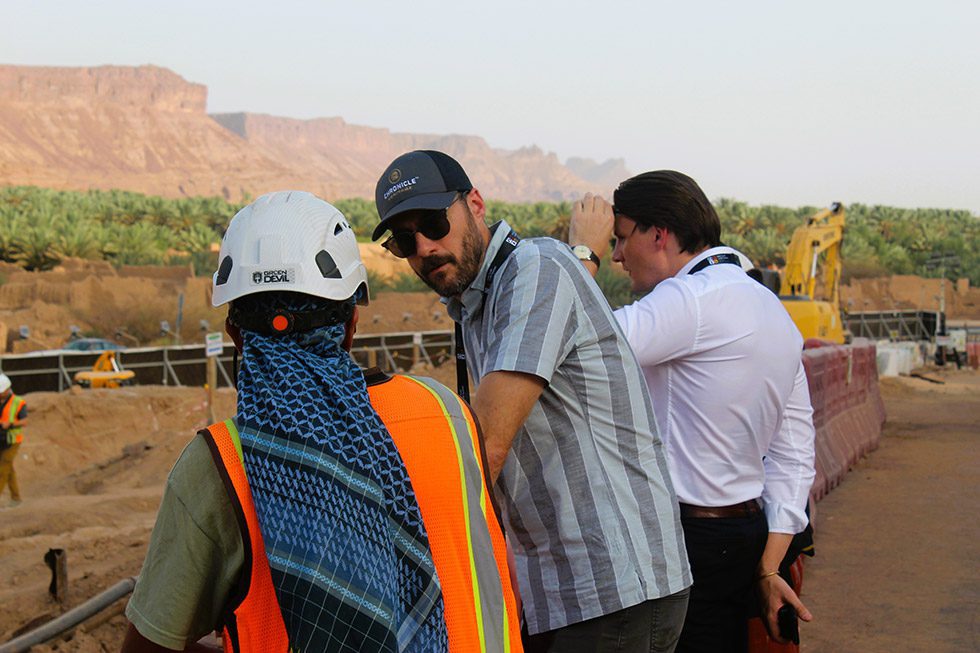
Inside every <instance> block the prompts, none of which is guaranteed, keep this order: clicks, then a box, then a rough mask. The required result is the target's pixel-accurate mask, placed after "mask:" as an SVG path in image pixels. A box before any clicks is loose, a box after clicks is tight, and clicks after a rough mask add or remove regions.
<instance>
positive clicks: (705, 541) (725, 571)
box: [677, 513, 769, 653]
mask: <svg viewBox="0 0 980 653" xmlns="http://www.w3.org/2000/svg"><path fill="white" fill-rule="evenodd" d="M681 525H682V526H683V527H684V540H685V541H686V543H687V557H688V559H689V560H690V561H691V573H692V574H694V587H693V588H692V589H691V600H690V602H689V604H688V607H687V618H686V619H685V620H684V630H683V632H681V639H680V642H679V643H678V645H677V653H744V652H745V651H747V650H748V618H749V616H751V615H752V614H755V613H756V612H757V609H756V608H755V606H754V602H755V596H754V593H753V588H754V585H755V577H756V566H757V565H758V564H759V559H760V558H761V557H762V551H763V549H765V547H766V539H767V538H768V537H769V527H768V525H767V524H766V517H765V515H764V514H762V513H759V514H755V515H751V516H747V517H730V518H728V517H726V518H685V517H681Z"/></svg>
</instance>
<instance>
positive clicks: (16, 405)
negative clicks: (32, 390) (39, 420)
mask: <svg viewBox="0 0 980 653" xmlns="http://www.w3.org/2000/svg"><path fill="white" fill-rule="evenodd" d="M24 403H25V402H24V400H23V399H21V398H20V397H18V396H17V395H15V394H11V395H10V399H8V400H7V403H6V404H4V406H3V412H2V413H0V422H4V423H12V422H13V421H14V420H16V419H17V413H19V412H20V407H21V406H23V405H24ZM23 441H24V427H23V426H14V427H11V428H9V429H7V444H20V443H21V442H23Z"/></svg>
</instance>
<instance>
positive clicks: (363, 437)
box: [237, 295, 448, 652]
mask: <svg viewBox="0 0 980 653" xmlns="http://www.w3.org/2000/svg"><path fill="white" fill-rule="evenodd" d="M272 297H274V295H273V296H272ZM270 301H280V302H289V303H291V304H292V305H290V306H282V305H281V304H280V306H281V307H284V308H289V309H291V310H294V311H299V310H309V309H311V308H313V307H314V306H313V305H312V304H309V305H306V306H303V305H296V299H295V298H294V299H279V300H270ZM280 306H277V307H280ZM242 335H243V337H244V350H243V357H242V369H241V371H240V373H239V376H238V418H237V422H238V428H239V432H240V435H241V442H242V453H243V456H244V460H245V471H246V475H247V476H248V479H249V485H250V486H251V490H252V497H253V500H254V502H255V509H256V513H257V515H258V520H259V525H260V528H261V530H262V539H263V541H264V543H265V548H266V552H267V554H268V556H269V564H270V567H271V568H272V580H273V584H274V585H275V589H276V596H277V598H278V600H279V605H280V608H281V609H282V616H283V620H284V621H285V624H286V631H287V632H288V634H289V643H290V650H291V651H310V652H314V651H420V652H421V651H426V652H429V651H436V652H438V651H446V650H447V648H448V642H447V635H446V628H445V622H444V617H443V602H442V595H441V592H440V590H439V583H438V580H437V578H436V573H435V568H434V566H433V563H432V554H431V552H430V549H429V543H428V538H427V537H426V533H425V529H424V527H423V525H422V518H421V515H420V513H419V508H418V504H417V502H416V499H415V494H414V493H413V492H412V486H411V483H410V481H409V479H408V473H407V472H406V470H405V466H404V464H403V463H402V460H401V458H400V457H399V455H398V450H397V449H396V448H395V445H394V443H393V442H392V439H391V436H390V435H389V434H388V431H387V430H386V429H385V427H384V425H383V424H382V423H381V420H380V419H379V418H378V416H377V414H376V413H375V412H374V410H373V408H372V407H371V403H370V400H369V398H368V393H367V389H366V387H365V384H364V377H363V375H362V374H361V371H360V369H359V368H358V367H357V365H356V364H355V363H354V361H353V360H352V359H351V357H350V355H349V354H348V353H347V352H346V351H344V349H343V348H342V347H341V345H340V343H341V341H342V339H343V335H344V327H343V326H342V325H337V326H332V327H322V328H319V329H315V330H313V331H309V332H306V333H300V334H290V335H287V336H277V337H268V336H263V335H259V334H256V333H253V332H248V331H245V332H243V334H242Z"/></svg>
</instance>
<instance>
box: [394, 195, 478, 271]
mask: <svg viewBox="0 0 980 653" xmlns="http://www.w3.org/2000/svg"><path fill="white" fill-rule="evenodd" d="M463 197H465V195H464V194H462V193H461V194H459V195H457V196H456V199H454V200H453V201H452V202H450V203H449V206H452V205H453V204H455V203H456V202H458V201H459V200H460V199H461V198H463ZM449 206H447V207H446V208H444V209H440V210H437V211H426V215H425V216H424V217H422V218H421V219H420V220H419V222H418V225H417V226H418V228H417V229H404V230H402V231H392V232H391V236H389V237H388V239H387V240H386V241H384V242H383V243H381V246H382V247H384V248H385V249H386V250H388V251H389V252H391V253H392V254H394V255H395V256H397V257H398V258H408V257H409V256H414V255H415V252H416V251H417V247H416V245H417V243H418V241H417V240H416V239H415V234H422V235H423V236H425V237H426V238H428V239H429V240H441V239H443V238H445V237H446V235H447V234H448V233H449V228H450V225H449V215H448V213H449Z"/></svg>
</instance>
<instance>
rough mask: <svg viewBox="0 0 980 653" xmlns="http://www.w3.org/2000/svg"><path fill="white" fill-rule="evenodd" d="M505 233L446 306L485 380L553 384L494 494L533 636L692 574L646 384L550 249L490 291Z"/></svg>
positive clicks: (671, 588)
mask: <svg viewBox="0 0 980 653" xmlns="http://www.w3.org/2000/svg"><path fill="white" fill-rule="evenodd" d="M509 232H510V227H509V226H508V225H507V224H506V223H504V222H501V223H499V224H498V225H495V227H494V231H493V237H492V239H491V241H490V246H489V248H488V249H487V252H486V255H485V256H484V262H483V267H482V268H481V270H480V273H479V274H478V275H477V277H476V279H475V280H474V281H473V283H472V284H471V285H470V287H469V288H468V289H467V290H465V291H464V292H463V294H462V295H461V297H459V298H454V299H451V300H448V301H447V308H448V310H449V314H450V316H451V317H452V318H453V319H454V320H456V321H457V322H460V321H461V322H462V324H463V329H464V334H465V335H464V338H465V343H466V352H467V358H468V364H469V369H470V373H471V374H472V375H473V378H474V379H476V380H477V382H478V381H479V379H481V378H482V377H483V376H485V375H486V374H489V373H490V372H494V371H512V372H524V373H527V374H533V375H535V376H538V377H540V378H542V379H544V380H545V381H546V382H547V386H546V387H545V389H544V392H543V393H542V395H541V398H540V400H539V401H538V403H537V404H536V405H535V406H534V408H533V409H532V411H531V414H530V416H529V417H528V419H527V421H526V422H525V424H524V426H523V427H522V428H521V429H520V431H518V433H517V436H516V437H515V438H514V442H513V445H512V448H511V452H510V454H509V456H508V458H507V461H506V463H505V464H504V467H503V471H502V472H501V475H500V479H499V481H498V483H497V485H496V488H495V489H496V492H497V496H498V497H499V499H500V502H501V509H502V511H503V518H504V526H505V528H506V530H507V532H508V535H509V539H510V541H511V545H512V546H513V547H514V549H515V555H516V558H517V574H518V579H519V582H520V588H521V596H522V598H523V600H524V612H525V615H526V617H527V623H528V630H529V632H530V633H531V634H532V635H533V634H537V633H540V632H545V631H548V630H553V629H555V628H561V627H563V626H567V625H570V624H575V623H579V622H581V621H585V620H587V619H592V618H594V617H599V616H602V615H605V614H610V613H612V612H616V611H618V610H622V609H624V608H628V607H630V606H633V605H636V604H638V603H642V602H643V601H646V600H648V599H655V598H660V597H664V596H668V595H670V594H674V593H676V592H679V591H681V590H682V589H684V588H686V587H688V586H690V585H691V572H690V568H689V567H688V562H687V555H686V552H685V549H684V539H683V538H684V536H683V533H682V531H681V526H680V517H679V513H678V508H677V499H676V498H675V496H674V490H673V487H672V485H671V482H670V478H669V476H668V473H667V464H666V460H665V456H664V447H663V443H662V442H661V440H660V437H659V435H658V434H657V426H656V421H655V420H654V415H653V408H652V407H651V403H650V398H649V395H648V394H647V387H646V382H645V381H644V379H643V375H642V372H641V370H640V367H639V365H638V364H637V362H636V359H635V358H634V356H633V353H632V352H631V350H630V348H629V345H628V344H627V342H626V339H625V338H624V337H623V333H622V331H620V328H619V325H618V324H617V322H616V319H615V318H614V317H613V314H612V311H611V310H610V308H609V304H608V302H607V301H606V299H605V297H604V296H603V295H602V292H601V291H600V290H599V287H598V286H597V285H596V284H595V282H594V281H593V280H592V278H591V277H590V276H589V274H588V273H587V272H586V270H585V268H584V267H583V266H582V263H581V262H580V261H579V260H578V259H576V258H575V256H573V255H572V253H571V250H570V249H569V247H568V246H567V245H565V244H563V243H560V242H558V241H556V240H554V239H551V238H533V239H529V240H522V241H521V242H520V243H519V244H518V246H517V248H516V249H515V250H514V251H513V253H511V255H510V256H509V257H508V258H507V259H506V261H505V262H504V263H503V264H502V265H501V266H500V268H499V269H498V271H497V273H496V274H495V275H494V277H493V278H492V279H491V283H492V287H490V288H486V285H487V272H488V269H489V268H490V266H491V263H492V262H493V259H494V256H495V255H496V253H497V251H498V249H499V248H500V246H501V243H502V242H503V240H504V238H505V237H506V236H507V234H508V233H509Z"/></svg>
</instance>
